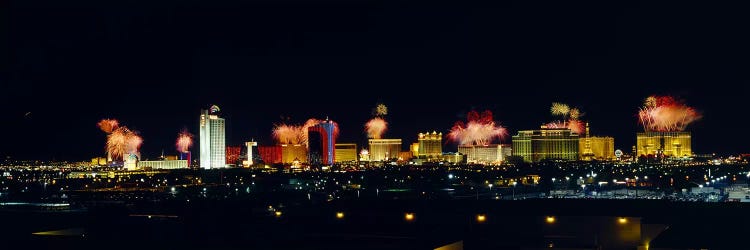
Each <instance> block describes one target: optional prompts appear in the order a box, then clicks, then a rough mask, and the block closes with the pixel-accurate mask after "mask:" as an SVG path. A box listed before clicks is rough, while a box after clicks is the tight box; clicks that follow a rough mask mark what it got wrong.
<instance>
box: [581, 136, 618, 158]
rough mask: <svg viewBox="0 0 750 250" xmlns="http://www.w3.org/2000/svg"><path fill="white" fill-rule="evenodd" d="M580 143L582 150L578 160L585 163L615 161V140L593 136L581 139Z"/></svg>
mask: <svg viewBox="0 0 750 250" xmlns="http://www.w3.org/2000/svg"><path fill="white" fill-rule="evenodd" d="M578 142H579V143H578V148H579V149H580V151H579V154H578V159H581V160H583V161H591V160H597V161H612V160H615V138H612V137H599V136H593V137H584V138H580V139H579V140H578Z"/></svg>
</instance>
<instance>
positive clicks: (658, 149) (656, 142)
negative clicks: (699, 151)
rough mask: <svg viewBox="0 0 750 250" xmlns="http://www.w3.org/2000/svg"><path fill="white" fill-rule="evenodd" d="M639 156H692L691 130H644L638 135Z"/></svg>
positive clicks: (637, 152) (637, 153)
mask: <svg viewBox="0 0 750 250" xmlns="http://www.w3.org/2000/svg"><path fill="white" fill-rule="evenodd" d="M636 148H637V149H636V150H637V151H636V155H637V156H641V155H644V156H647V155H655V156H664V157H690V156H692V155H693V151H692V145H691V144H690V132H684V131H683V132H644V133H638V134H637V135H636Z"/></svg>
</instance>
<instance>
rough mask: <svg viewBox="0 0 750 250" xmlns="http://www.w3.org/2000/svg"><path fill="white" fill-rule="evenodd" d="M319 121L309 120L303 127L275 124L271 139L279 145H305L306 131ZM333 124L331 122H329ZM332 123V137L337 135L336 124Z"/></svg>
mask: <svg viewBox="0 0 750 250" xmlns="http://www.w3.org/2000/svg"><path fill="white" fill-rule="evenodd" d="M320 122H321V120H318V119H314V118H310V119H308V120H307V121H306V122H305V124H303V125H289V124H284V123H281V124H276V125H274V128H273V132H272V134H273V137H274V138H275V139H276V141H277V142H278V143H279V144H304V145H307V138H308V129H309V128H310V127H312V126H315V125H317V124H319V123H320ZM331 122H333V121H331ZM333 123H334V131H333V133H334V136H335V135H338V131H339V129H338V124H337V123H335V122H333Z"/></svg>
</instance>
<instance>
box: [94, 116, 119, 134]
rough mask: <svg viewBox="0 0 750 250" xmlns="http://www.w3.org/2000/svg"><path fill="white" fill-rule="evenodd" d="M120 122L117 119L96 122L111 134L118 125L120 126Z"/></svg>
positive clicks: (105, 131) (100, 127)
mask: <svg viewBox="0 0 750 250" xmlns="http://www.w3.org/2000/svg"><path fill="white" fill-rule="evenodd" d="M119 124H120V123H119V122H117V120H115V119H102V120H101V121H99V123H97V124H96V126H98V127H99V129H101V130H102V131H104V133H107V134H110V133H112V131H115V129H117V126H119Z"/></svg>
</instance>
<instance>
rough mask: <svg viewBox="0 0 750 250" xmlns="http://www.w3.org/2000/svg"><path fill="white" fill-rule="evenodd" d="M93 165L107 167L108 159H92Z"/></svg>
mask: <svg viewBox="0 0 750 250" xmlns="http://www.w3.org/2000/svg"><path fill="white" fill-rule="evenodd" d="M91 165H99V166H106V165H107V158H104V157H94V158H91Z"/></svg>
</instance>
